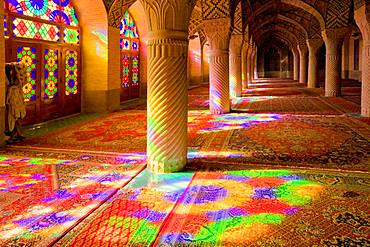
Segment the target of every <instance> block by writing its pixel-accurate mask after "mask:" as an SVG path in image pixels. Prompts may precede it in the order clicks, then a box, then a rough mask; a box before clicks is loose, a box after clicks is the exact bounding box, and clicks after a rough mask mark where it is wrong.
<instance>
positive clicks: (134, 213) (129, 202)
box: [0, 80, 370, 246]
mask: <svg viewBox="0 0 370 247" xmlns="http://www.w3.org/2000/svg"><path fill="white" fill-rule="evenodd" d="M344 86H345V87H344V88H343V96H344V97H341V98H325V97H323V93H324V91H323V89H306V88H305V87H304V86H303V85H300V84H299V83H297V82H294V81H288V80H258V81H254V83H253V84H252V85H250V87H249V89H247V90H245V91H244V92H243V97H242V98H237V99H234V100H233V102H232V103H233V104H232V106H233V110H232V112H231V113H230V114H225V115H221V116H215V115H211V114H210V113H209V112H208V111H207V109H208V104H209V103H208V91H209V89H208V86H206V85H203V86H201V87H198V88H194V89H191V90H189V117H188V130H189V131H188V132H189V145H188V146H189V152H188V159H189V163H188V166H187V167H186V169H185V171H183V172H179V173H174V174H162V175H160V174H159V175H158V174H152V173H151V172H150V171H148V170H146V169H145V165H146V164H145V163H146V155H145V147H146V110H145V109H146V102H145V100H143V99H140V100H137V101H132V102H130V103H129V104H124V105H122V109H121V110H120V111H118V112H114V113H110V114H81V115H77V116H72V117H69V118H65V119H61V120H55V121H52V122H49V123H45V124H41V125H37V126H30V127H27V128H26V134H27V140H26V141H25V142H23V143H17V144H13V145H9V146H7V147H6V148H3V149H1V150H0V246H48V245H54V246H151V245H152V246H370V223H369V221H370V217H369V213H370V210H369V207H368V205H369V198H370V189H369V185H370V176H369V168H370V155H369V154H370V145H369V144H370V125H369V123H370V121H369V119H368V118H362V117H360V116H359V112H360V105H359V100H358V99H359V98H360V92H361V90H360V87H359V85H358V84H356V83H355V82H346V83H345V84H344Z"/></svg>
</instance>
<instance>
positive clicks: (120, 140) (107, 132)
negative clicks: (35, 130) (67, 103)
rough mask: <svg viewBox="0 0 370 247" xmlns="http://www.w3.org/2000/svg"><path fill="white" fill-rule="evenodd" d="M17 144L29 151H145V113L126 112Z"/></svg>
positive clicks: (102, 117)
mask: <svg viewBox="0 0 370 247" xmlns="http://www.w3.org/2000/svg"><path fill="white" fill-rule="evenodd" d="M18 145H19V146H23V147H29V148H31V147H44V148H59V149H72V150H84V151H111V152H120V153H125V152H143V151H145V149H146V112H145V111H138V110H136V111H133V110H126V111H121V112H115V113H111V114H107V115H105V116H101V117H99V118H96V119H93V120H91V121H89V122H83V123H80V124H75V125H71V126H68V127H64V128H61V129H58V130H56V131H54V132H51V133H49V134H46V135H43V136H41V137H36V138H31V139H29V140H26V141H25V142H23V143H20V144H18Z"/></svg>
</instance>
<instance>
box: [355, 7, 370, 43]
mask: <svg viewBox="0 0 370 247" xmlns="http://www.w3.org/2000/svg"><path fill="white" fill-rule="evenodd" d="M369 15H370V13H368V10H367V8H366V5H363V6H361V7H360V8H359V9H356V10H355V21H356V24H357V26H358V27H359V29H360V30H361V34H362V38H363V39H364V41H365V42H367V41H370V25H369V22H370V21H369V19H370V18H368V16H369Z"/></svg>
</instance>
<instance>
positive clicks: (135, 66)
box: [131, 56, 139, 86]
mask: <svg viewBox="0 0 370 247" xmlns="http://www.w3.org/2000/svg"><path fill="white" fill-rule="evenodd" d="M131 61H132V85H133V86H138V85H139V56H132V58H131Z"/></svg>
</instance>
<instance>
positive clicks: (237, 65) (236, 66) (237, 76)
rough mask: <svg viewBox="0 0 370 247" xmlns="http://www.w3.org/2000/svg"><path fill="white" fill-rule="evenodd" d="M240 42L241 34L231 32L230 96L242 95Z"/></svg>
mask: <svg viewBox="0 0 370 247" xmlns="http://www.w3.org/2000/svg"><path fill="white" fill-rule="evenodd" d="M242 43H243V36H242V35H241V34H233V35H231V39H230V48H229V52H230V60H229V63H230V96H231V97H232V98H235V97H240V96H242V71H241V70H242V65H241V63H242V56H241V55H242V54H241V51H242Z"/></svg>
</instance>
